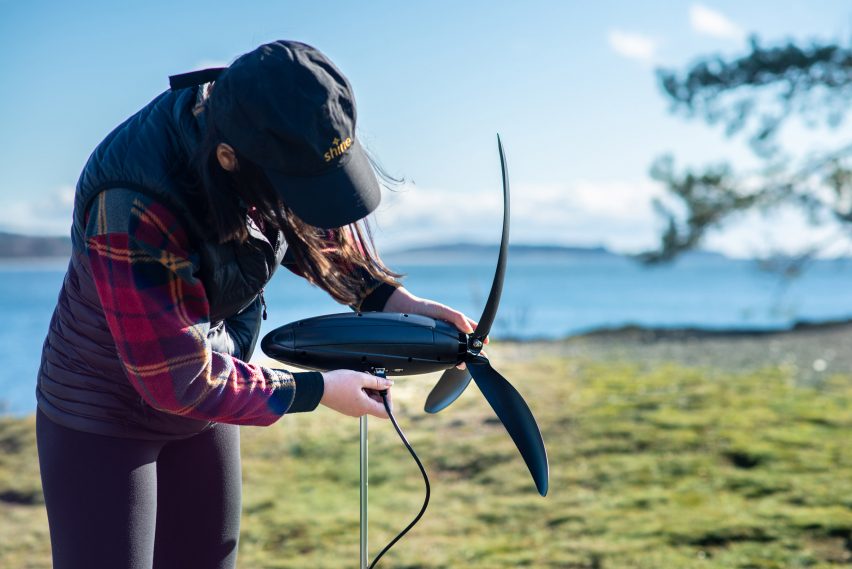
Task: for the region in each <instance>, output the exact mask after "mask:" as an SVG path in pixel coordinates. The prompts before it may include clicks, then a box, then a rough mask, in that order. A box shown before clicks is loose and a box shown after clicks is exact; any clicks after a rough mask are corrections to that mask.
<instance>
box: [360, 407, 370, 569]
mask: <svg viewBox="0 0 852 569" xmlns="http://www.w3.org/2000/svg"><path fill="white" fill-rule="evenodd" d="M360 431H361V444H360V447H361V449H360V450H361V564H360V568H361V569H367V563H368V560H367V486H368V485H369V477H368V473H367V416H366V415H364V416H362V417H361V429H360Z"/></svg>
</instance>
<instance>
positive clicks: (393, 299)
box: [384, 286, 488, 369]
mask: <svg viewBox="0 0 852 569" xmlns="http://www.w3.org/2000/svg"><path fill="white" fill-rule="evenodd" d="M384 312H404V313H407V314H420V315H422V316H428V317H430V318H436V319H438V320H445V321H447V322H449V323H450V324H452V325H454V326H455V327H456V328H458V329H459V330H460V331H461V332H464V333H465V334H472V333H473V331H474V330H475V329H476V326H477V323H476V322H475V321H474V320H471V319H470V318H468V317H467V316H465V315H464V314H462V313H461V312H459V311H458V310H454V309H452V308H450V307H449V306H447V305H445V304H441V303H440V302H435V301H434V300H429V299H426V298H420V297H419V296H414V295H413V294H411V293H410V292H409V291H408V289H406V288H405V287H402V286H401V287H399V288H398V289H396V290H395V291H394V293H393V294H392V295H391V296H390V298H388V301H387V303H386V304H385V308H384ZM485 343H486V344H487V343H488V338H485ZM456 367H458V368H459V369H464V368H465V365H464V363H461V364H459V365H458V366H456Z"/></svg>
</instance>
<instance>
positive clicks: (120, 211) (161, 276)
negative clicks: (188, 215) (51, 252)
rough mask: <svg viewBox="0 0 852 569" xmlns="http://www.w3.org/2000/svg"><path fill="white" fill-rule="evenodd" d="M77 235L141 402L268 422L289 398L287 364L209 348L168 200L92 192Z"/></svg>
mask: <svg viewBox="0 0 852 569" xmlns="http://www.w3.org/2000/svg"><path fill="white" fill-rule="evenodd" d="M128 211H129V215H128ZM86 244H87V252H88V256H89V262H90V265H91V267H92V275H93V277H94V281H95V286H96V287H97V292H98V296H99V298H100V300H101V304H102V305H103V310H104V314H105V316H106V321H107V325H108V326H109V329H110V332H111V333H112V336H113V338H114V339H115V345H116V348H117V350H118V356H119V358H120V359H121V362H122V364H123V365H124V368H125V371H126V373H127V377H128V379H129V380H130V383H131V384H132V385H133V387H135V388H136V390H137V391H138V392H139V393H140V394H141V396H142V397H143V398H144V399H145V401H146V402H147V403H148V404H150V405H151V406H152V407H154V408H156V409H159V410H162V411H166V412H169V413H175V414H178V415H184V416H187V417H191V418H194V419H202V420H207V421H218V422H224V423H234V424H242V425H268V424H270V423H272V422H274V421H275V420H276V419H278V418H279V417H280V416H281V414H282V413H283V412H285V411H286V410H287V408H288V407H290V405H291V403H292V402H293V398H294V396H295V390H296V383H295V381H294V378H293V375H292V374H291V373H289V372H287V371H285V370H273V369H269V368H266V367H262V366H258V365H254V364H249V363H246V362H243V361H241V360H238V359H236V358H234V357H232V356H230V355H227V354H223V353H218V352H214V351H212V350H211V349H210V346H209V344H208V342H207V332H208V330H209V329H210V322H209V306H208V303H207V297H206V294H205V291H204V286H203V284H202V283H201V281H200V280H199V279H198V278H196V277H195V276H194V275H193V272H194V267H195V263H196V262H197V259H195V258H193V255H191V254H190V252H189V251H190V250H189V239H188V236H187V234H186V232H185V231H184V229H183V228H182V227H181V226H180V224H179V223H178V222H177V219H176V217H175V216H174V215H172V214H171V213H170V212H169V211H168V209H166V208H165V207H163V206H162V205H161V204H159V203H156V202H154V201H152V200H151V199H150V198H147V197H145V196H142V195H141V194H138V193H135V192H132V191H129V190H123V189H115V190H109V191H106V192H102V193H101V194H100V195H99V197H98V199H97V201H96V203H95V204H94V205H93V207H92V209H91V211H90V214H89V218H88V221H87V228H86Z"/></svg>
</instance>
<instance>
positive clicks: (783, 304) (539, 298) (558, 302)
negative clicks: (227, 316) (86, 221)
mask: <svg viewBox="0 0 852 569" xmlns="http://www.w3.org/2000/svg"><path fill="white" fill-rule="evenodd" d="M386 261H388V264H389V265H391V266H392V267H393V268H394V269H395V270H397V271H398V272H401V273H404V274H405V277H404V281H403V282H404V283H405V285H406V287H407V288H408V289H409V290H411V291H412V292H413V293H414V294H417V295H418V296H421V297H425V298H430V299H434V300H437V301H439V302H442V303H444V304H447V305H449V306H452V307H454V308H457V309H459V310H461V311H462V312H464V313H465V314H467V315H468V316H470V317H472V318H473V319H478V318H479V316H480V314H481V312H482V309H483V307H484V304H485V300H486V298H487V297H488V292H489V290H490V287H491V282H492V280H493V278H494V268H495V267H494V265H495V257H494V256H493V255H490V254H489V255H484V254H483V255H468V256H461V257H452V256H450V257H448V256H446V255H433V256H430V255H414V256H411V257H408V258H406V257H402V258H399V259H394V258H393V256H391V257H388V258H387V259H386ZM66 262H67V261H55V260H47V261H45V260H37V261H35V260H16V261H3V262H0V322H2V326H0V362H2V365H0V414H13V415H20V414H27V413H30V412H33V411H34V410H35V394H34V390H35V378H36V373H37V370H38V366H39V360H40V354H41V346H42V342H43V340H44V336H45V333H46V331H47V327H48V323H49V321H50V316H51V314H52V312H53V309H54V306H55V303H56V298H57V295H58V293H59V290H60V287H61V284H62V279H63V276H64V274H65V268H66ZM850 283H852V259H838V260H821V261H816V262H814V263H812V264H811V265H810V266H809V267H808V268H807V270H806V271H805V272H804V273H803V274H802V275H801V276H799V277H797V278H794V279H784V278H782V277H780V276H779V275H778V274H776V273H770V272H766V271H765V270H761V268H760V267H759V266H758V264H757V263H756V262H754V261H749V260H733V259H729V258H726V257H722V256H718V255H707V254H697V255H691V256H687V257H685V258H682V259H680V260H678V261H677V262H675V263H673V264H669V265H663V266H659V267H647V266H644V265H642V264H640V263H637V262H636V261H634V260H633V259H630V258H627V257H623V256H619V255H614V254H608V253H607V254H591V253H582V254H576V255H571V254H560V255H547V254H542V255H524V256H520V257H519V258H512V257H510V258H509V265H508V268H507V272H506V280H505V284H504V287H503V296H502V299H501V302H500V309H499V312H498V316H497V319H496V321H495V323H494V326H493V328H492V333H491V336H492V338H494V339H495V340H499V339H500V338H504V339H505V338H513V339H556V338H561V337H565V336H568V335H573V334H578V333H583V332H588V331H592V330H597V329H601V328H618V327H623V326H631V325H635V326H643V327H655V328H684V327H690V328H701V329H711V330H742V329H783V328H788V327H790V326H792V325H793V324H794V323H796V322H802V321H807V322H822V321H831V320H842V319H849V318H852V293H850V288H849V286H850ZM265 297H266V301H267V304H268V315H269V317H268V319H267V320H266V321H265V322H264V325H263V330H262V331H263V333H266V332H269V331H271V330H272V329H274V328H275V327H277V326H280V325H283V324H286V323H288V322H291V321H294V320H299V319H302V318H308V317H311V316H318V315H321V314H330V313H335V312H346V311H347V310H348V309H347V308H346V307H343V306H341V305H339V304H337V303H335V302H334V301H333V300H331V298H330V297H329V296H328V295H327V294H326V293H324V292H323V291H321V290H320V289H318V288H316V287H312V286H310V285H309V284H308V283H307V282H306V281H304V280H303V279H301V278H299V277H297V276H295V275H293V274H291V273H290V272H289V271H287V270H283V269H282V270H281V271H279V272H278V273H277V274H276V276H275V277H274V279H273V281H272V282H271V283H270V284H269V285H268V286H267V288H266V293H265Z"/></svg>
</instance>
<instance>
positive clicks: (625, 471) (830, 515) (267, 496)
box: [0, 347, 852, 569]
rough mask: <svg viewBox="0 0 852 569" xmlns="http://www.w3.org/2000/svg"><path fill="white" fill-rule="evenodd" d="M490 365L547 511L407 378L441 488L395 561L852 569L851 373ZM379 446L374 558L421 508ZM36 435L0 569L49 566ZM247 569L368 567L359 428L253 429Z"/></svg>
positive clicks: (20, 451) (304, 421)
mask: <svg viewBox="0 0 852 569" xmlns="http://www.w3.org/2000/svg"><path fill="white" fill-rule="evenodd" d="M491 351H492V359H493V360H494V361H495V363H496V366H497V368H498V369H500V370H501V372H503V373H504V375H506V376H507V377H508V378H510V379H511V380H512V381H513V383H515V385H516V386H517V387H518V389H519V390H520V391H521V392H522V393H523V394H524V396H525V397H526V399H527V400H528V401H529V403H530V406H531V407H532V409H533V411H534V412H535V414H536V416H537V418H538V419H539V422H540V424H541V426H542V431H543V435H544V438H545V442H546V443H547V446H548V452H549V456H550V463H551V484H550V494H549V495H548V497H547V498H541V497H539V496H538V494H537V493H536V492H535V489H534V485H533V483H532V480H531V478H530V476H529V474H528V473H527V471H526V468H525V466H524V464H523V461H522V460H521V459H520V457H519V456H518V455H517V452H516V451H515V449H514V447H513V446H512V444H511V441H510V440H509V438H508V436H507V435H506V433H505V431H504V430H503V427H502V426H501V425H500V424H499V423H497V422H495V421H494V419H493V415H492V413H491V411H490V409H489V408H488V407H487V404H486V403H485V401H484V400H483V398H482V397H481V395H480V394H479V392H478V390H477V389H476V388H475V387H474V386H471V388H470V389H469V390H468V391H467V392H466V393H465V395H464V396H463V397H462V398H461V399H460V400H459V401H458V402H456V403H455V404H454V405H453V406H452V407H450V408H449V409H447V410H446V411H444V412H442V413H441V414H438V415H435V416H432V415H426V414H425V413H423V411H422V402H423V400H424V398H425V395H426V393H427V392H428V389H429V386H430V385H431V383H432V382H434V379H435V378H434V377H418V378H405V379H400V380H398V381H397V384H396V386H395V387H394V396H395V400H396V408H397V414H398V418H399V420H400V422H401V424H402V426H403V428H404V429H405V430H406V433H407V435H408V437H409V439H410V440H411V441H412V443H413V444H414V446H415V448H416V449H417V451H418V452H419V454H420V456H421V457H422V459H423V460H424V463H425V465H426V468H427V470H428V471H429V473H430V476H431V479H432V485H433V497H432V504H431V506H430V509H429V511H428V512H427V514H426V516H425V518H424V520H423V521H422V522H421V524H419V525H418V526H417V527H416V528H415V529H414V530H413V532H412V533H410V534H409V536H407V537H406V538H405V539H404V540H403V541H402V542H400V544H398V545H397V546H396V547H395V548H394V549H393V550H392V551H391V553H390V554H388V556H386V558H385V561H383V563H382V564H381V565H383V566H385V567H394V568H400V567H404V568H416V567H421V568H427V567H428V568H437V567H481V568H495V567H519V566H520V567H545V568H547V567H553V568H556V567H587V568H613V567H624V568H628V567H629V568H634V567H640V568H642V567H647V568H655V569H657V568H681V567H686V568H689V567H701V568H723V567H724V568H730V567H743V568H746V567H748V568H772V567H778V568H782V567H784V568H786V567H837V566H840V565H843V564H848V563H850V562H852V376H847V375H834V376H830V377H828V378H826V379H825V380H823V381H822V382H820V383H819V384H818V385H814V384H809V385H800V384H799V383H798V382H797V379H796V377H795V376H794V375H793V372H791V371H790V370H789V369H786V368H783V367H782V368H765V369H759V370H752V371H749V372H746V373H734V372H731V371H722V370H721V369H716V368H701V369H698V368H686V367H682V366H678V365H674V364H663V365H654V366H647V365H644V364H642V363H641V362H635V363H634V362H631V361H627V360H623V361H600V360H594V359H582V358H579V359H578V358H570V359H569V358H566V357H559V356H555V355H550V356H542V357H541V358H539V359H537V360H535V361H533V362H524V363H521V362H513V361H506V360H504V359H501V357H500V356H501V354H502V353H506V352H501V350H500V349H499V347H497V348H496V349H492V350H491ZM370 425H371V433H370V468H371V479H370V491H371V501H370V516H371V518H370V532H371V533H370V547H371V550H372V551H373V552H377V551H378V550H379V548H380V547H381V546H383V545H384V543H385V542H386V541H387V540H389V539H390V538H391V537H393V536H394V535H395V534H396V532H397V531H398V530H399V529H401V528H402V527H404V525H405V524H407V523H408V521H409V520H410V518H411V517H412V516H413V515H414V514H415V513H416V512H417V509H418V508H419V506H420V503H421V501H422V498H423V489H422V481H421V479H420V476H419V473H418V471H417V469H416V466H415V465H414V464H413V461H412V460H411V458H410V457H409V455H408V454H407V453H406V452H405V449H404V448H403V447H402V445H401V443H400V442H399V441H398V439H397V438H396V433H395V432H394V431H393V429H392V427H391V426H390V424H389V423H387V422H383V421H379V420H372V421H371V423H370ZM32 428H33V421H32V420H30V419H27V420H4V421H2V422H0V448H2V450H3V452H2V453H0V499H2V501H0V566H2V567H49V565H50V564H49V544H48V541H47V531H46V522H45V517H44V514H43V506H42V505H41V504H40V494H39V485H38V474H37V464H36V457H35V449H34V436H33V433H32ZM243 472H244V507H243V526H242V534H241V542H240V567H242V568H246V569H248V568H256V567H269V568H272V567H275V568H296V567H300V568H303V567H312V568H314V567H315V568H339V567H353V566H356V563H357V557H358V421H357V420H356V419H348V418H345V417H342V416H339V415H335V414H333V413H331V412H329V411H327V410H325V409H321V410H318V411H317V412H314V413H310V414H304V415H294V416H290V417H286V418H284V419H283V420H282V421H280V422H279V423H278V424H277V425H276V426H274V427H273V428H269V429H260V428H248V429H244V430H243Z"/></svg>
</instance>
